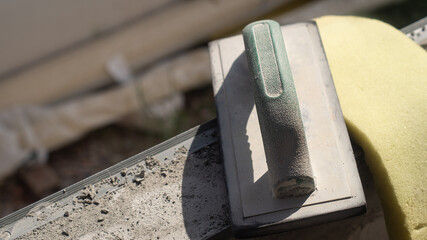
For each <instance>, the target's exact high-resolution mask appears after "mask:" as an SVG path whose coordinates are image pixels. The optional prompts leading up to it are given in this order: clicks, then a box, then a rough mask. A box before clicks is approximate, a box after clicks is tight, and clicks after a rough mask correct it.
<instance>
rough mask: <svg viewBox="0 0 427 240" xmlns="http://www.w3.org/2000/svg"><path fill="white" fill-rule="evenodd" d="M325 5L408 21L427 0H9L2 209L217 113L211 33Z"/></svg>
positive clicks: (423, 10)
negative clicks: (210, 60)
mask: <svg viewBox="0 0 427 240" xmlns="http://www.w3.org/2000/svg"><path fill="white" fill-rule="evenodd" d="M323 15H355V16H363V17H369V18H375V19H379V20H382V21H385V22H387V23H389V24H391V25H393V26H394V27H396V28H398V29H400V28H403V27H405V26H407V25H409V24H410V23H413V22H415V21H417V20H419V19H421V18H423V17H425V16H426V15H427V2H426V1H423V0H407V1H403V0H317V1H314V0H299V1H296V0H266V1H261V0H233V1H228V0H198V1H196V0H157V1H151V0H121V1H116V0H56V1H52V0H38V1H34V0H14V1H0V29H1V30H2V33H1V34H0V217H3V216H5V215H7V214H9V213H11V212H13V211H16V210H17V209H19V208H22V207H24V206H26V205H28V204H30V203H32V202H35V201H37V200H38V199H40V198H43V197H45V196H47V195H49V194H52V193H53V192H55V191H58V190H60V189H62V188H65V187H67V186H69V185H71V184H73V183H75V182H77V181H79V180H81V179H84V178H86V177H88V176H91V175H93V174H94V173H96V172H98V171H100V170H103V169H105V168H107V167H109V166H111V165H113V164H115V163H117V162H120V161H122V160H124V159H126V158H128V157H130V156H132V155H135V154H137V153H139V152H141V151H143V150H145V149H147V148H149V147H151V146H154V145H156V144H158V143H160V142H162V141H164V140H166V139H168V138H170V137H172V136H174V135H176V134H178V133H180V132H183V131H185V130H187V129H189V128H191V127H194V126H197V125H199V124H202V123H204V122H206V121H208V120H210V119H213V118H215V117H216V112H215V105H214V100H213V91H212V88H211V85H210V84H211V83H210V82H211V78H210V66H209V53H208V49H207V46H208V42H209V41H211V40H214V39H217V38H222V37H226V36H231V35H235V34H239V33H240V30H241V29H242V28H243V27H244V26H245V25H246V24H248V23H250V22H252V21H255V20H259V19H265V18H270V19H274V20H276V21H278V22H280V23H281V24H287V23H292V22H298V21H307V20H310V19H312V18H315V17H319V16H323Z"/></svg>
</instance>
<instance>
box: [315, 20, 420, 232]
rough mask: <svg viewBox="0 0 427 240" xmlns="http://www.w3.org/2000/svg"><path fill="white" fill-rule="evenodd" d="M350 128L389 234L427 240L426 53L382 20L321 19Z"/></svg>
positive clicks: (325, 44)
mask: <svg viewBox="0 0 427 240" xmlns="http://www.w3.org/2000/svg"><path fill="white" fill-rule="evenodd" d="M316 22H317V24H318V26H319V31H320V35H321V38H322V42H323V45H324V48H325V52H326V56H327V59H328V62H329V65H330V68H331V72H332V77H333V79H334V82H335V87H336V89H337V93H338V97H339V100H340V103H341V107H342V110H343V114H344V117H345V120H346V123H347V127H348V130H349V132H350V135H351V136H352V138H354V139H355V141H356V142H357V143H358V144H359V145H360V146H362V148H363V149H364V151H365V159H366V161H367V163H368V166H369V168H370V170H371V172H372V174H373V175H374V181H375V184H376V186H377V189H378V192H379V194H380V198H381V202H382V206H383V209H384V215H385V220H386V225H387V230H388V233H389V237H390V238H391V239H427V195H426V192H427V191H426V190H427V180H426V179H427V53H426V52H425V51H424V49H422V48H421V47H419V46H418V45H417V44H415V43H414V42H412V41H411V40H410V39H408V38H407V37H406V36H405V35H404V34H402V33H401V32H400V31H399V30H397V29H395V28H393V27H391V26H389V25H387V24H385V23H383V22H380V21H377V20H372V19H365V18H358V17H338V16H328V17H322V18H318V19H316Z"/></svg>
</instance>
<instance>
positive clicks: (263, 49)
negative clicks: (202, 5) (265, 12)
mask: <svg viewBox="0 0 427 240" xmlns="http://www.w3.org/2000/svg"><path fill="white" fill-rule="evenodd" d="M209 49H210V56H211V65H212V75H213V87H214V93H215V102H216V106H217V110H218V118H219V125H220V132H221V146H222V152H223V158H224V167H225V173H226V180H227V187H228V195H229V200H230V211H231V220H232V227H233V232H234V234H235V235H236V236H238V237H252V236H259V235H266V234H271V233H276V232H281V231H286V230H291V229H294V228H301V227H305V226H310V225H314V224H319V223H324V222H328V221H332V220H338V219H343V218H347V217H350V216H355V215H358V214H362V213H364V212H365V211H366V202H365V197H364V194H363V189H362V185H361V182H360V178H359V174H358V171H357V167H356V163H355V159H354V155H353V151H352V147H351V143H350V139H349V136H348V133H347V129H346V126H345V123H344V119H343V116H342V112H341V108H340V104H339V101H338V97H337V94H336V91H335V87H334V83H333V80H332V77H331V73H330V70H329V66H328V62H327V59H326V56H325V53H324V51H323V47H322V43H321V39H320V36H319V32H318V29H317V26H316V24H315V23H314V22H304V23H297V24H292V25H287V26H282V27H280V26H279V24H278V23H276V22H274V21H270V20H265V21H259V22H254V23H252V24H249V25H248V26H246V27H245V29H244V30H243V35H238V36H234V37H230V38H225V39H221V40H217V41H214V42H211V43H210V46H209Z"/></svg>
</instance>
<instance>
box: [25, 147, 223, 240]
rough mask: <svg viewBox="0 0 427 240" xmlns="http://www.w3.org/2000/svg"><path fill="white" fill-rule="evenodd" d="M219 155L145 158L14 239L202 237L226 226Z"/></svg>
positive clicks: (213, 151) (209, 150)
mask: <svg viewBox="0 0 427 240" xmlns="http://www.w3.org/2000/svg"><path fill="white" fill-rule="evenodd" d="M219 152H220V151H219V145H218V144H217V143H215V144H213V145H211V146H208V147H205V148H203V149H201V150H199V151H197V152H195V153H194V154H190V155H188V150H187V149H186V148H185V147H181V148H177V149H176V150H175V153H174V156H173V158H171V159H160V160H159V159H158V158H157V157H156V156H153V157H148V158H146V159H144V160H143V161H142V162H141V163H139V164H137V165H136V166H134V167H132V168H129V169H124V170H122V171H121V172H120V173H119V174H118V175H119V176H118V177H117V176H114V177H110V178H107V179H104V180H103V181H101V183H100V184H94V185H89V186H86V187H85V189H83V190H81V191H80V192H78V193H77V194H76V196H75V197H74V198H73V201H72V203H71V204H72V206H71V207H72V208H71V209H70V210H65V209H69V208H70V206H68V205H61V204H59V205H58V206H57V208H56V209H55V210H54V211H55V212H61V216H60V217H59V218H58V219H56V220H53V221H49V222H48V223H46V224H45V225H43V226H41V227H39V228H37V229H35V230H33V231H31V232H29V233H28V234H26V235H24V236H22V237H20V238H18V239H187V238H189V236H191V237H192V238H196V239H203V238H205V237H208V236H210V235H211V234H213V233H217V232H218V229H222V228H226V227H228V225H229V222H228V214H227V211H228V206H227V205H226V204H225V203H226V199H225V197H226V195H225V194H226V193H225V183H224V176H223V174H222V172H223V171H222V163H221V157H220V156H219ZM183 178H184V179H187V180H185V181H183ZM183 183H185V185H184V184H183ZM192 183H193V184H192ZM116 186H119V187H118V188H117V189H116V190H114V191H107V192H106V193H105V194H101V192H102V191H103V190H105V189H106V188H108V187H116ZM190 205H191V206H190ZM190 207H191V208H190ZM36 215H39V216H43V215H45V214H44V213H43V209H41V210H40V211H39V212H37V214H33V215H32V216H29V217H33V216H36Z"/></svg>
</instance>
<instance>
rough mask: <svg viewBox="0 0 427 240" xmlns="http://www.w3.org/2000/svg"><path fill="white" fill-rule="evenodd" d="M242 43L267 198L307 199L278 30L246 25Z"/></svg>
mask: <svg viewBox="0 0 427 240" xmlns="http://www.w3.org/2000/svg"><path fill="white" fill-rule="evenodd" d="M243 38H244V43H245V48H246V56H247V60H248V66H249V71H250V73H251V76H252V78H253V80H254V99H255V104H256V109H257V113H258V119H259V123H260V128H261V133H262V139H263V142H264V151H265V155H266V159H267V165H268V174H269V178H270V184H271V188H272V192H273V196H275V197H277V198H284V197H290V196H303V195H307V194H310V193H311V192H313V191H314V188H315V186H314V179H313V174H312V169H311V165H310V159H309V153H308V147H307V141H306V137H305V132H304V126H303V122H302V117H301V113H300V107H299V103H298V97H297V93H296V90H295V85H294V81H293V79H292V72H291V67H290V65H289V61H288V57H287V53H286V48H285V43H284V41H283V36H282V31H281V28H280V25H279V24H278V23H277V22H275V21H271V20H264V21H258V22H254V23H251V24H249V25H248V26H246V27H245V28H244V29H243Z"/></svg>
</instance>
